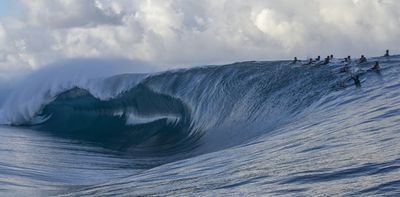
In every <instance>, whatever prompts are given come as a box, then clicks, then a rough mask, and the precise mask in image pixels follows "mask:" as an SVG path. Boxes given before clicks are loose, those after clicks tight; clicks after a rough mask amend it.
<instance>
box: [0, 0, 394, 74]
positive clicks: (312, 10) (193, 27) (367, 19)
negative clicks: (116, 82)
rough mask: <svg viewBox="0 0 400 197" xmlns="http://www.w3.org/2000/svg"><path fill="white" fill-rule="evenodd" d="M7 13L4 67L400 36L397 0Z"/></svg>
mask: <svg viewBox="0 0 400 197" xmlns="http://www.w3.org/2000/svg"><path fill="white" fill-rule="evenodd" d="M20 4H21V7H23V10H24V14H23V15H22V16H15V17H7V18H0V70H1V71H2V72H3V73H4V72H21V71H22V70H29V69H35V68H38V67H41V66H42V65H45V64H47V63H51V62H54V61H57V60H59V59H64V58H82V57H94V58H98V57H101V58H128V59H136V60H141V61H145V62H148V63H151V64H155V65H158V66H168V67H175V66H185V65H193V64H208V63H221V62H231V61H240V60H252V59H280V58H291V57H293V56H298V57H304V58H306V57H307V56H317V55H327V54H331V53H334V54H335V55H337V56H344V55H347V54H351V55H359V54H361V53H363V54H366V55H380V54H381V53H383V51H384V50H385V49H386V48H390V49H394V50H396V47H398V46H399V44H400V41H399V40H398V35H400V12H398V10H400V2H399V1H397V0H363V1H356V0H353V1H349V0H335V1H330V0H297V1H293V0H280V1H275V0H248V1H241V0H230V1H227V0H220V1H214V0H199V1H185V0H132V1H131V0H115V1H111V0H85V1H81V0H40V1H39V0H20Z"/></svg>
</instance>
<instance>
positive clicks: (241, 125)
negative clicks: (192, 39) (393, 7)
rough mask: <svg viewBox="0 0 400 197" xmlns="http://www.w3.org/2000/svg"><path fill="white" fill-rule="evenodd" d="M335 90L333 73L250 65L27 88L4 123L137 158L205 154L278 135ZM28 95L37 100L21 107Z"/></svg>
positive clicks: (7, 109)
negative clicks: (273, 132) (137, 155)
mask: <svg viewBox="0 0 400 197" xmlns="http://www.w3.org/2000/svg"><path fill="white" fill-rule="evenodd" d="M336 85H337V76H335V74H333V73H332V72H331V71H330V70H329V69H326V68H321V67H314V68H310V69H303V68H293V67H291V66H288V65H287V62H245V63H237V64H233V65H227V66H220V67H203V68H194V69H187V70H176V71H168V72H164V73H159V74H155V75H149V76H147V75H137V74H125V75H117V76H113V77H110V78H103V79H96V80H91V81H87V80H86V81H84V82H81V81H79V80H78V83H77V82H76V81H67V82H66V81H62V82H57V81H52V82H51V86H48V87H47V88H46V86H45V87H43V86H42V85H40V86H39V87H32V86H30V87H28V88H27V87H25V89H22V90H19V91H17V92H15V93H14V95H13V96H11V98H10V99H9V101H8V102H7V104H6V105H5V107H4V108H3V109H2V113H1V117H2V121H3V123H8V124H13V125H21V126H28V127H32V128H34V129H36V130H45V131H50V132H52V133H55V134H57V135H61V136H64V137H72V138H79V139H83V140H89V141H93V142H96V143H100V144H102V145H106V146H108V147H112V148H117V149H123V150H130V151H133V152H141V153H143V152H145V153H151V154H155V153H157V154H162V153H165V154H172V155H175V154H177V153H181V152H185V153H187V152H191V151H195V152H198V153H204V152H210V151H215V150H220V149H222V148H227V147H231V146H235V145H238V144H241V143H244V142H246V141H249V140H250V139H253V138H255V137H258V136H260V135H262V134H265V133H266V131H267V132H268V130H269V131H271V130H272V129H274V128H276V127H278V126H279V125H281V124H284V123H286V122H288V121H289V120H290V119H291V118H293V117H295V115H296V114H298V113H301V112H302V111H303V110H304V109H306V108H307V106H310V105H311V104H312V103H313V102H315V101H317V100H318V99H319V98H321V96H323V95H324V94H326V93H328V92H330V91H332V90H334V89H335V87H336ZM27 90H28V91H27ZM32 90H34V91H32ZM36 90H39V91H36ZM30 93H31V94H30ZM21 95H23V96H25V97H27V96H28V97H31V102H28V103H26V102H19V98H21ZM243 131H246V132H243ZM189 150H190V151H189Z"/></svg>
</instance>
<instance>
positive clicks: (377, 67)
mask: <svg viewBox="0 0 400 197" xmlns="http://www.w3.org/2000/svg"><path fill="white" fill-rule="evenodd" d="M371 69H372V70H380V69H381V67H380V66H379V62H375V65H374V66H373V67H372V68H371Z"/></svg>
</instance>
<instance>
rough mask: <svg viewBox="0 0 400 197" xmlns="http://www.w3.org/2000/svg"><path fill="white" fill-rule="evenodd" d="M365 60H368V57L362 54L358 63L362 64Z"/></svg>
mask: <svg viewBox="0 0 400 197" xmlns="http://www.w3.org/2000/svg"><path fill="white" fill-rule="evenodd" d="M364 62H367V58H365V56H364V55H361V58H360V59H359V60H358V63H360V64H362V63H364Z"/></svg>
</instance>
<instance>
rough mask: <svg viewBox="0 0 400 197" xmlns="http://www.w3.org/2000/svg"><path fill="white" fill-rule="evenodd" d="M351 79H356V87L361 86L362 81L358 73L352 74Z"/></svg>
mask: <svg viewBox="0 0 400 197" xmlns="http://www.w3.org/2000/svg"><path fill="white" fill-rule="evenodd" d="M351 79H353V80H354V85H356V87H361V82H360V79H359V76H358V75H356V76H352V77H351Z"/></svg>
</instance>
